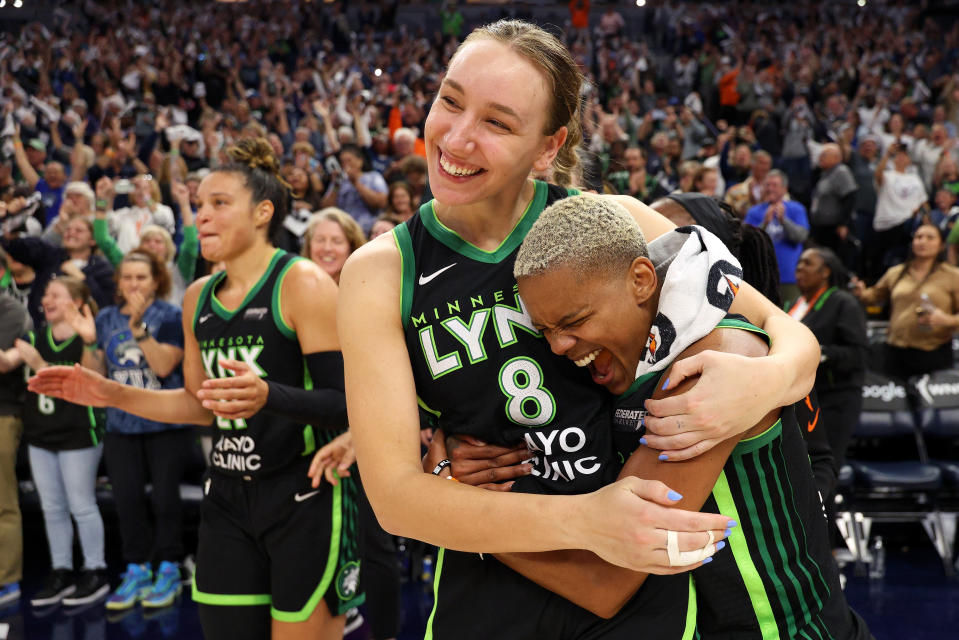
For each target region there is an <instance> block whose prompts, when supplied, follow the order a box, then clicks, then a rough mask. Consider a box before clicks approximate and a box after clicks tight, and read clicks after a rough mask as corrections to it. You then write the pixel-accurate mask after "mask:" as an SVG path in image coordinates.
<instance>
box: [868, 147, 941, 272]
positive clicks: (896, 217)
mask: <svg viewBox="0 0 959 640" xmlns="http://www.w3.org/2000/svg"><path fill="white" fill-rule="evenodd" d="M890 159H891V160H892V167H889V160H890ZM873 175H874V178H875V181H876V185H877V187H878V194H877V198H876V217H875V218H874V219H873V223H872V224H873V228H874V229H875V230H876V242H875V243H874V244H873V245H871V249H872V252H873V263H874V264H876V265H881V266H884V267H890V266H892V265H894V264H898V263H900V262H902V261H903V260H904V259H905V257H906V255H905V254H906V249H907V247H908V246H909V224H910V220H911V219H912V217H913V216H914V215H915V214H916V213H917V212H919V210H920V209H921V208H922V207H923V206H924V205H925V204H926V200H927V199H928V195H927V194H926V187H925V185H923V183H922V179H921V178H920V177H919V174H918V173H917V172H916V171H915V169H914V168H913V167H912V160H911V159H910V157H909V151H908V149H907V147H906V145H905V144H903V143H902V142H893V143H891V144H889V145H888V146H887V147H886V152H885V153H883V154H882V158H881V159H880V160H879V164H878V165H877V166H876V172H875V174H873Z"/></svg>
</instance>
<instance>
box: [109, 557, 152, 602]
mask: <svg viewBox="0 0 959 640" xmlns="http://www.w3.org/2000/svg"><path fill="white" fill-rule="evenodd" d="M152 584H153V574H152V573H151V572H150V563H147V564H132V563H131V564H128V565H127V571H126V573H124V574H123V582H121V583H120V586H119V587H117V590H116V591H114V592H113V593H112V594H110V597H109V598H107V609H110V610H111V611H122V610H124V609H129V608H130V607H132V606H133V605H135V604H136V603H137V600H142V599H143V598H145V597H146V595H147V593H149V592H150V587H151V586H152Z"/></svg>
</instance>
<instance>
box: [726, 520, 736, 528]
mask: <svg viewBox="0 0 959 640" xmlns="http://www.w3.org/2000/svg"><path fill="white" fill-rule="evenodd" d="M726 526H727V527H729V528H730V529H732V528H733V527H738V526H739V523H738V522H736V521H735V520H730V521H729V522H727V523H726Z"/></svg>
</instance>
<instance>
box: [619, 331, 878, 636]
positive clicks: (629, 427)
mask: <svg viewBox="0 0 959 640" xmlns="http://www.w3.org/2000/svg"><path fill="white" fill-rule="evenodd" d="M717 328H731V329H741V330H746V331H753V332H756V333H759V334H760V335H762V336H763V337H764V339H766V340H767V341H768V336H766V334H765V333H764V332H763V331H762V330H761V329H758V328H757V327H755V326H753V325H751V324H748V323H746V322H744V321H742V320H740V319H738V318H735V317H727V318H726V319H724V320H723V321H721V322H720V323H719V324H718V325H717ZM660 376H661V372H653V373H649V374H647V375H645V376H642V377H640V378H638V379H637V380H636V381H635V382H634V383H633V385H632V386H631V387H630V389H629V390H628V391H627V392H626V393H624V394H623V395H622V396H620V398H619V400H618V402H617V408H616V412H615V415H614V423H615V427H616V429H617V447H618V448H619V451H620V453H621V454H622V455H623V456H624V457H629V455H630V454H631V453H632V452H633V450H634V449H635V448H636V446H637V445H638V440H639V437H640V436H641V435H642V430H637V429H635V425H636V421H637V420H638V419H641V418H642V417H643V416H644V415H645V411H644V409H643V406H644V403H645V401H646V400H647V399H649V398H651V397H652V395H653V392H654V391H655V390H656V386H657V384H659V380H660ZM702 511H703V512H706V513H722V514H723V515H726V516H729V517H730V518H732V519H733V520H735V521H736V522H738V523H739V526H738V527H734V528H733V529H732V535H730V537H729V538H728V539H727V543H728V546H729V550H724V551H721V552H720V553H717V554H716V555H715V556H713V561H712V562H711V563H710V564H707V565H703V566H702V567H700V568H698V569H695V570H694V571H693V580H694V582H695V587H696V602H697V609H698V613H697V618H696V622H697V629H696V637H698V638H703V639H704V640H705V639H710V640H711V639H730V640H732V639H736V640H750V639H755V640H767V639H770V638H806V639H808V640H814V639H815V640H825V639H827V638H831V639H835V640H860V639H866V638H869V637H870V635H869V631H868V629H867V628H866V625H865V623H864V622H863V621H862V620H861V619H860V618H859V616H857V615H856V614H855V613H854V612H853V611H852V609H850V608H849V605H848V604H847V603H846V599H845V597H844V596H843V593H842V590H841V589H840V586H839V570H838V568H837V567H836V563H835V561H834V560H833V557H832V551H831V548H830V544H829V537H828V535H827V529H826V518H825V513H824V511H823V506H822V502H821V501H820V499H819V494H818V493H817V492H816V487H815V484H814V480H813V475H812V470H811V468H810V466H809V457H808V454H807V452H806V445H805V442H804V441H803V437H802V433H801V431H800V429H799V426H798V424H797V423H796V418H795V414H794V410H793V408H792V406H790V407H786V408H784V409H783V410H782V413H781V415H780V419H779V420H778V421H777V422H776V423H775V424H774V425H772V426H771V427H769V428H768V429H767V430H766V431H764V432H763V433H761V434H759V435H757V436H754V437H751V438H747V439H745V440H741V441H740V442H739V444H738V445H736V448H735V449H733V451H732V453H730V455H729V458H728V460H727V461H726V464H725V466H724V467H723V470H722V472H721V473H720V474H719V478H718V479H717V480H716V484H715V486H714V487H713V491H712V494H711V495H710V496H709V498H708V499H707V500H706V503H705V505H703V508H702Z"/></svg>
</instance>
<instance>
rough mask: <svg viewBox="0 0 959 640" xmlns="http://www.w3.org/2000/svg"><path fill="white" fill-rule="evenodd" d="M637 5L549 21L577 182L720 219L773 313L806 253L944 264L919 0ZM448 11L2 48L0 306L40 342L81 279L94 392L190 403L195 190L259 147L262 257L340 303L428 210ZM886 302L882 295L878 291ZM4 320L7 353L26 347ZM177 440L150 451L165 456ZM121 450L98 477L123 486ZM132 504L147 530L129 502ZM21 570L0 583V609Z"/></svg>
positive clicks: (77, 32)
mask: <svg viewBox="0 0 959 640" xmlns="http://www.w3.org/2000/svg"><path fill="white" fill-rule="evenodd" d="M650 4H651V5H652V4H654V3H650ZM655 4H656V6H655V7H653V6H650V7H648V8H646V9H644V10H642V11H644V12H645V13H643V15H642V16H641V19H640V18H639V17H637V14H636V13H635V12H636V11H640V10H639V9H636V8H634V7H631V6H630V7H629V8H628V13H627V16H625V17H624V15H623V13H624V12H626V9H622V10H620V9H617V8H615V6H614V5H612V4H610V5H609V6H608V7H607V6H605V5H604V6H601V7H600V6H594V7H590V2H589V0H573V1H572V2H570V3H569V7H568V10H569V12H568V19H569V21H568V23H567V24H566V25H563V26H560V25H556V28H557V29H561V30H562V33H563V37H564V38H565V40H566V42H567V43H568V45H569V47H570V50H571V51H572V52H573V53H574V54H575V56H576V58H577V60H578V61H579V62H580V63H581V67H582V70H583V72H584V74H585V75H586V76H587V78H588V83H587V86H588V90H587V91H586V92H585V93H584V95H583V96H582V106H583V109H582V125H583V131H584V138H585V139H584V143H583V145H582V150H581V154H582V158H583V159H584V161H585V162H584V165H585V169H584V172H583V175H581V176H575V177H574V182H576V183H578V184H580V185H582V186H584V187H585V188H588V189H593V190H596V191H606V192H615V193H622V194H628V195H632V196H635V197H636V198H638V199H640V200H642V201H644V202H647V203H651V202H653V201H654V200H656V199H657V198H659V197H661V196H664V195H667V194H671V193H675V192H700V193H704V194H707V195H709V196H713V197H715V198H718V199H721V200H722V201H724V202H725V203H727V204H728V205H729V206H730V207H731V208H732V210H733V211H734V212H735V213H736V214H737V215H738V216H739V217H740V218H741V219H743V220H744V221H745V223H747V224H751V225H754V226H757V227H760V228H762V229H764V230H765V232H766V233H767V234H768V235H769V237H770V239H771V240H772V242H773V244H774V246H775V248H776V252H777V256H778V259H779V271H780V279H781V284H782V287H781V289H782V293H783V298H784V300H786V301H788V300H794V299H796V298H797V297H798V296H799V295H800V294H801V293H802V292H801V291H800V289H799V288H798V287H797V286H796V278H795V272H796V268H797V264H798V262H799V260H800V255H801V254H802V252H803V249H804V247H808V246H811V245H816V246H820V247H825V248H829V249H831V250H832V251H833V252H834V253H835V254H836V255H838V256H839V258H840V260H841V262H842V263H843V264H844V265H845V267H846V268H847V269H849V270H851V271H853V272H855V273H857V274H858V275H859V277H860V278H861V280H862V281H863V282H864V283H865V284H873V283H875V282H876V281H878V280H879V279H880V277H881V276H882V275H883V274H884V273H885V272H886V271H887V269H889V268H890V267H893V266H895V265H896V264H900V263H903V262H905V261H906V259H907V257H908V254H909V251H910V246H911V243H912V236H913V233H914V232H915V231H916V230H917V229H919V228H925V227H931V228H932V229H934V230H937V233H938V234H940V236H941V237H940V240H942V241H944V242H945V243H946V244H947V245H948V253H947V255H948V261H949V262H952V263H953V264H955V262H956V260H957V255H959V252H957V251H956V245H957V244H959V226H956V225H955V221H956V219H957V217H959V206H957V198H959V145H957V144H956V141H957V133H959V21H956V22H954V23H951V24H950V23H944V22H942V21H937V20H933V19H931V18H930V17H929V16H927V14H926V13H925V9H926V7H925V4H924V3H912V2H898V3H890V4H884V5H881V6H873V5H874V4H876V3H869V7H868V10H866V9H862V10H859V9H857V7H855V6H853V5H852V4H845V3H829V2H815V3H788V4H778V3H777V4H764V5H752V4H750V3H745V2H727V3H717V4H698V3H686V2H675V1H667V2H661V3H655ZM437 7H439V5H437ZM439 8H440V12H441V13H440V15H441V18H442V26H441V28H440V29H439V30H438V31H437V32H435V33H433V32H426V31H424V30H422V29H421V30H420V31H417V30H416V29H412V28H406V27H397V26H396V24H397V22H396V15H397V11H398V3H397V2H378V3H374V2H364V3H359V4H358V5H355V6H347V5H346V3H337V2H334V3H329V4H326V3H316V2H314V3H309V2H303V1H292V0H291V1H285V2H250V3H244V4H242V5H232V4H229V3H223V4H220V3H211V2H207V3H199V2H194V3H186V2H181V1H176V0H155V1H154V2H149V3H122V2H93V1H92V0H86V1H84V2H78V3H76V6H74V7H72V8H70V9H69V10H59V11H58V12H57V14H56V16H55V19H54V20H53V21H52V22H51V23H49V24H46V25H41V24H30V25H28V26H25V27H24V28H23V29H22V30H20V31H19V32H18V33H15V34H6V36H5V38H4V39H3V40H0V87H2V89H0V109H2V122H0V225H2V239H0V245H2V252H0V259H2V262H0V287H2V288H3V289H4V290H5V291H6V292H7V293H9V294H11V295H12V296H13V297H15V298H16V299H18V300H19V301H20V302H21V303H22V304H23V305H25V307H26V311H27V313H28V315H29V317H30V319H31V320H32V323H33V326H34V327H36V328H37V329H39V328H41V327H43V326H45V324H46V322H47V319H48V318H47V317H48V316H49V315H50V313H51V312H52V311H56V310H55V309H54V308H53V307H52V306H51V303H49V301H48V302H45V301H44V300H45V296H48V295H49V285H50V283H51V282H56V281H57V280H58V278H61V277H64V276H66V277H69V278H72V279H73V280H75V281H78V282H82V283H83V284H85V286H86V288H87V289H88V290H89V296H80V295H76V296H74V298H76V299H78V300H79V299H84V300H85V299H87V298H89V299H90V300H91V301H92V302H95V305H81V306H80V308H77V309H75V310H74V312H73V315H72V316H71V318H72V321H67V320H63V321H62V322H61V325H62V327H67V326H68V325H69V326H70V327H72V328H73V330H74V331H75V332H76V333H77V334H78V335H79V336H80V337H81V338H82V340H83V342H84V343H86V344H87V345H88V346H89V345H92V346H93V349H91V350H88V351H87V352H85V354H84V356H83V357H84V362H87V360H86V359H87V358H89V357H93V355H95V354H91V353H90V351H95V350H96V348H97V347H98V346H99V349H100V351H101V352H106V362H105V363H103V362H100V363H99V368H101V369H102V370H104V371H107V372H108V373H110V374H111V375H112V374H113V373H114V372H118V373H117V374H116V375H117V376H120V377H122V379H123V380H124V381H125V382H126V383H128V384H136V385H139V386H143V385H157V388H159V387H160V386H168V385H170V384H182V375H181V374H180V373H179V371H178V369H179V362H180V360H181V359H182V356H183V349H182V347H183V335H182V330H181V329H180V328H179V323H180V317H179V306H180V305H181V303H182V298H183V293H184V291H185V289H186V287H187V286H188V285H189V283H190V282H192V281H193V280H194V279H196V278H197V277H200V276H202V275H204V274H206V273H209V272H211V271H212V270H215V269H216V268H217V265H211V264H207V263H206V262H205V261H204V260H203V259H202V257H200V239H199V238H198V234H197V229H196V227H195V225H194V214H195V208H196V205H197V199H196V194H197V187H198V185H199V183H200V181H201V180H202V179H203V178H204V176H205V175H206V173H207V172H208V171H209V170H210V169H211V168H215V167H216V166H218V165H219V164H221V163H223V162H225V159H226V149H227V147H229V146H230V145H231V144H232V143H233V142H235V141H236V140H238V139H241V138H249V137H262V138H266V139H267V140H268V141H269V142H270V144H271V145H272V147H273V149H274V151H275V153H276V155H277V156H278V157H280V158H282V162H283V169H282V173H283V175H284V177H285V178H286V180H287V182H288V183H289V185H290V188H291V193H292V197H293V208H292V213H291V214H290V215H289V216H288V217H287V219H286V221H285V222H284V226H283V229H282V233H281V237H278V238H276V239H275V241H276V243H277V245H278V246H280V247H282V248H284V249H287V250H289V251H293V252H296V253H302V254H303V255H305V256H307V257H309V258H310V259H312V260H314V261H316V262H317V263H319V264H320V265H321V266H324V268H326V269H327V271H328V272H329V273H330V275H332V276H333V277H334V279H336V278H338V275H339V270H340V269H341V268H342V265H343V262H344V261H345V259H346V257H347V256H348V255H349V253H351V252H352V251H353V250H355V249H356V248H357V247H358V246H359V245H361V244H362V243H363V242H364V241H365V240H366V239H367V238H370V237H373V236H375V235H379V234H381V233H384V232H387V231H389V229H391V228H392V227H393V226H395V225H396V224H400V223H402V222H403V221H405V220H407V219H409V218H410V217H411V216H412V215H413V214H414V213H415V212H416V211H417V208H418V207H419V206H420V205H422V204H424V203H426V202H428V201H429V200H430V191H429V184H428V175H427V165H426V159H425V149H424V143H423V140H422V138H421V136H422V132H423V125H424V121H425V118H426V116H427V114H428V112H429V109H430V103H431V101H432V98H433V96H434V94H435V92H436V89H437V87H438V85H439V83H440V82H441V80H442V70H443V69H445V67H446V63H447V61H448V59H449V57H450V55H451V54H452V52H453V51H454V50H455V48H456V46H457V44H458V43H459V38H460V37H461V36H463V35H465V34H466V33H467V32H468V30H469V28H471V27H472V26H474V25H471V24H468V21H467V20H466V18H465V17H464V14H463V13H462V12H461V11H460V10H459V9H458V8H457V7H456V5H455V3H443V5H442V6H441V7H439ZM490 11H491V14H490V15H489V16H488V18H498V17H501V16H502V15H503V13H504V12H509V11H521V9H517V8H510V7H509V6H506V5H503V6H497V7H496V8H495V9H490ZM626 17H629V18H630V19H629V21H627V19H626ZM637 25H638V27H637ZM542 177H543V178H545V179H549V178H550V177H551V176H549V175H546V176H542ZM934 241H935V238H931V239H929V240H928V242H931V243H934ZM944 246H945V245H944ZM923 251H925V249H923ZM926 253H928V251H926ZM923 255H924V256H925V254H923ZM923 259H925V258H923ZM923 264H925V263H923ZM938 264H939V263H938V262H937V263H936V265H938ZM933 268H935V265H934V266H933ZM158 269H159V270H158ZM902 270H903V269H900V271H902ZM950 275H952V274H951V272H950ZM134 278H140V280H139V281H138V282H139V284H137V283H136V282H134V281H133V279H134ZM900 279H901V276H900ZM887 280H888V278H887ZM69 282H72V281H69ZM898 282H899V281H898V280H897V281H896V282H895V283H893V284H890V283H889V282H886V281H884V284H883V285H882V287H881V292H882V293H883V295H887V296H888V291H887V290H890V289H891V288H892V287H893V286H894V285H895V284H898ZM71 286H73V285H72V284H71ZM857 286H858V285H857ZM953 288H955V287H954V286H953ZM863 291H868V289H866V288H865V286H860V288H859V289H858V293H860V295H863ZM810 293H815V292H810ZM865 295H866V297H868V296H869V295H873V297H881V295H880V294H879V293H874V294H865ZM894 296H895V294H894V293H893V297H894ZM935 301H936V302H937V303H939V305H940V307H943V306H946V305H948V304H950V301H951V305H952V308H946V309H945V310H944V313H943V315H945V314H946V313H948V314H955V313H957V312H959V296H954V295H952V290H950V292H949V296H943V297H940V298H936V299H935ZM96 307H99V308H100V309H101V310H102V311H100V314H99V315H96V316H95V308H96ZM2 308H3V309H4V313H5V314H8V313H12V312H8V311H7V309H8V307H6V306H4V307H2ZM57 313H59V311H58V312H57ZM54 315H55V316H56V317H57V318H58V319H59V318H60V317H61V316H60V315H57V314H56V313H55V314H54ZM94 316H95V317H94ZM151 317H155V323H154V324H155V325H156V327H154V326H153V325H151V324H150V320H149V319H150V318H151ZM950 318H951V316H950ZM58 321H60V320H58ZM942 322H943V323H946V322H951V320H949V321H947V320H942ZM3 324H4V326H7V325H10V326H14V325H15V328H14V329H11V332H10V333H11V335H14V336H17V335H18V332H19V333H22V332H23V331H22V330H23V328H24V326H25V323H23V322H19V323H18V322H16V321H13V320H10V321H8V320H4V321H3ZM957 325H959V321H957ZM950 328H954V327H951V326H950ZM63 331H67V332H68V333H69V331H68V330H67V329H63ZM947 333H948V332H947ZM5 335H6V334H5ZM58 335H59V334H58ZM937 335H938V334H937ZM58 339H60V338H59V337H58ZM926 339H927V340H928V337H926ZM12 346H13V345H12V343H11V344H0V348H3V349H9V348H11V347H12ZM898 346H914V345H898ZM24 351H27V350H26V349H24ZM30 355H32V354H30ZM10 358H11V362H13V361H14V360H16V357H15V356H14V355H13V354H11V355H10ZM22 359H23V360H24V361H27V362H28V363H29V361H28V360H27V359H26V358H22ZM114 365H115V366H114ZM132 371H137V372H139V375H133V374H132V373H131V372H132ZM21 377H22V376H21ZM120 377H117V378H115V379H120ZM3 380H4V381H6V380H8V378H6V377H5V378H3ZM3 384H6V382H4V383H3ZM11 384H12V383H11ZM4 393H5V392H0V395H2V394H4ZM5 402H6V399H5V396H4V399H0V408H2V407H3V406H5V405H4V404H3V403H5ZM13 402H14V401H13V399H10V403H11V405H12V403H13ZM11 411H12V410H11ZM111 411H114V413H116V412H115V410H111ZM0 413H2V412H0ZM138 420H139V419H136V420H132V421H129V420H127V421H124V420H122V419H120V418H119V417H117V416H113V415H112V414H108V415H107V418H106V425H107V432H108V438H109V433H111V432H115V433H121V434H125V436H124V437H127V438H128V439H129V440H130V442H131V443H132V442H133V440H134V439H136V438H141V439H142V438H145V437H147V436H150V437H151V438H153V439H154V440H155V439H156V438H157V434H158V433H159V432H160V430H159V429H154V427H153V426H152V425H147V424H146V422H147V421H139V422H138ZM124 425H126V426H124ZM0 435H2V434H0ZM170 438H174V440H170V442H173V444H164V445H163V446H164V447H173V446H175V445H176V441H177V440H176V439H177V438H179V435H178V434H176V433H173V434H170ZM86 444H87V446H89V445H90V443H86ZM93 444H94V445H96V439H94V442H93ZM130 446H131V447H132V446H133V444H130ZM131 451H132V449H125V450H117V451H116V453H115V454H114V455H113V456H109V455H108V456H107V463H108V466H109V467H112V468H113V469H118V470H120V471H118V473H121V474H126V475H132V474H134V473H135V471H136V470H133V469H131V468H130V461H131V460H133V456H134V455H140V454H133V453H130V452H131ZM150 451H152V452H154V453H156V452H162V449H150ZM111 463H112V464H111ZM2 465H3V466H4V467H5V469H8V468H10V467H9V465H7V464H6V461H3V462H2ZM167 471H169V469H168V470H167ZM4 472H6V471H4ZM111 473H114V471H113V470H111ZM169 475H171V474H169V473H167V474H165V476H169ZM167 479H169V478H167ZM153 480H154V496H156V491H157V484H156V483H157V482H159V481H160V477H159V476H157V477H154V478H153ZM123 499H124V500H127V501H128V502H129V503H130V505H131V506H130V507H129V509H128V511H129V512H130V513H132V514H134V515H133V516H132V517H134V518H143V517H146V509H147V507H146V498H145V497H144V496H142V495H130V496H123ZM169 502H170V504H168V505H167V506H166V508H167V511H168V512H169V513H172V514H173V515H172V517H174V518H178V517H179V515H178V514H179V511H178V510H179V506H178V504H176V500H175V498H173V497H171V498H170V501H169ZM2 506H3V505H0V508H2ZM163 506H164V505H157V508H160V507H163ZM156 515H157V516H158V518H157V520H158V521H160V520H161V518H160V517H159V516H160V514H159V513H158V514H156ZM128 530H129V533H128V535H129V536H131V540H132V537H134V536H138V537H141V538H142V537H149V536H148V533H149V532H147V533H143V532H142V531H141V530H140V528H138V525H137V524H136V523H134V524H132V525H130V526H129V527H128ZM153 533H155V534H156V535H157V536H158V537H160V538H164V536H166V538H170V537H171V536H172V537H175V536H176V535H177V534H178V532H177V531H174V532H173V533H165V532H163V531H157V532H153ZM150 535H152V534H150ZM134 546H136V545H132V544H131V545H127V544H126V543H125V554H126V555H128V556H129V557H128V560H129V561H130V562H132V563H143V562H145V561H146V556H147V554H148V549H145V548H142V544H141V546H137V547H136V548H133V547H134ZM126 547H130V548H126ZM7 549H13V547H12V546H7V545H6V544H4V554H6V553H7ZM165 553H166V555H163V554H161V555H163V557H162V558H160V559H162V560H165V561H169V562H175V561H177V560H179V559H180V557H179V556H180V555H182V550H181V549H179V548H178V547H177V543H173V542H171V543H170V544H169V545H168V549H165ZM91 554H93V555H95V554H94V552H91ZM71 562H72V559H71ZM94 564H95V565H96V566H90V567H87V568H88V569H91V570H102V568H103V567H102V566H100V565H102V561H100V560H96V561H94ZM55 568H60V569H66V568H67V567H55ZM17 573H18V571H16V570H13V569H10V570H8V571H7V573H4V567H2V566H0V586H2V585H3V584H7V583H12V582H13V581H14V580H16V579H17V578H18V576H17V575H16V574H17ZM158 575H159V573H158ZM94 577H96V576H94ZM144 579H145V578H144ZM91 580H92V579H91ZM94 583H95V584H94V586H96V585H100V583H99V582H96V581H94ZM157 585H159V580H158V581H157ZM96 588H98V589H99V588H100V586H96ZM121 595H122V594H121ZM162 596H163V594H162V593H161V594H159V595H158V596H156V601H157V602H159V603H161V604H162V603H163V602H165V600H164V599H163V597H162ZM119 602H120V604H122V598H120V600H119Z"/></svg>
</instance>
